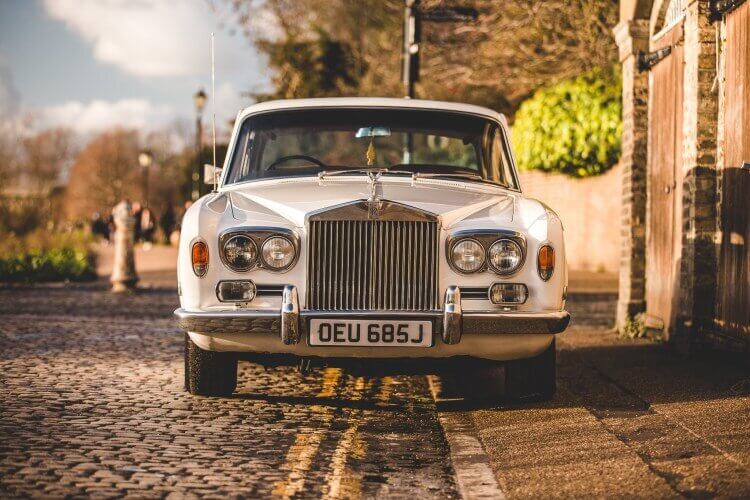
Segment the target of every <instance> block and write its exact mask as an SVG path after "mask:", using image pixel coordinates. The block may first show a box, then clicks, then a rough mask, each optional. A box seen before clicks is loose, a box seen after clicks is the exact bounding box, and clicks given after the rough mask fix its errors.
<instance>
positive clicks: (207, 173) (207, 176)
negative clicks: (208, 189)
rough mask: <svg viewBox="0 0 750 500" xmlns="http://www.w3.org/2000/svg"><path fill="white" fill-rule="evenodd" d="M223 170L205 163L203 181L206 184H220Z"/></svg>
mask: <svg viewBox="0 0 750 500" xmlns="http://www.w3.org/2000/svg"><path fill="white" fill-rule="evenodd" d="M221 170H222V169H220V168H217V167H214V166H213V165H210V164H208V163H206V164H205V165H203V182H204V183H206V184H218V183H219V179H220V178H221Z"/></svg>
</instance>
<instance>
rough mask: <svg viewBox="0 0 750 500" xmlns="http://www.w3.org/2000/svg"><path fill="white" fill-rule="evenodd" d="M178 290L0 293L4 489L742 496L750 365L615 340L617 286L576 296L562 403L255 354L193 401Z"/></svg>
mask: <svg viewBox="0 0 750 500" xmlns="http://www.w3.org/2000/svg"><path fill="white" fill-rule="evenodd" d="M175 304H176V296H175V293H174V291H173V290H171V289H169V288H154V289H150V290H145V291H143V292H141V293H139V294H137V295H133V296H123V297H117V296H113V295H111V294H109V293H108V292H107V291H106V287H105V286H104V284H101V283H97V284H92V285H86V286H79V285H77V286H57V287H54V286H53V287H38V288H12V289H0V321H1V322H2V323H1V324H2V327H0V384H1V385H2V391H0V496H2V497H18V496H44V497H50V496H52V497H59V496H66V495H70V496H123V495H124V496H132V497H139V498H142V497H166V496H170V495H171V496H176V497H182V496H188V495H198V496H213V497H223V498H226V497H236V496H245V497H268V496H281V497H330V498H336V497H339V498H356V497H368V498H370V497H389V498H391V497H401V498H405V497H410V498H433V497H439V498H456V497H460V496H462V495H463V496H466V497H476V498H479V497H482V496H484V497H493V498H497V497H501V496H508V497H540V496H541V497H549V496H623V497H624V496H628V497H633V496H636V497H710V496H717V495H718V496H736V497H742V496H748V495H750V469H749V468H748V464H750V396H749V395H750V379H749V378H748V375H747V373H745V372H743V371H742V370H741V369H740V368H739V365H735V364H733V363H732V362H728V361H726V360H717V359H710V358H705V359H697V360H691V361H687V360H683V359H681V358H678V357H676V356H674V355H672V354H671V353H670V352H669V351H667V350H666V349H665V348H664V347H663V346H660V345H657V344H652V343H649V342H646V341H639V342H632V341H619V340H617V339H615V338H614V336H613V335H612V334H611V333H609V332H607V330H606V327H607V325H608V324H609V323H610V321H611V315H612V311H613V305H614V304H613V297H612V296H611V295H610V294H590V295H580V296H574V297H573V298H572V300H571V304H570V308H571V310H572V311H573V313H574V326H573V327H572V328H571V329H570V330H569V331H568V332H566V333H565V334H564V335H563V336H562V337H560V343H559V345H558V348H559V378H558V383H559V394H558V395H557V397H556V398H555V400H554V401H552V402H549V403H545V404H531V403H529V404H512V405H511V404H507V403H502V402H501V403H497V402H496V403H482V402H477V401H468V400H467V399H466V398H464V394H462V392H461V391H462V389H461V386H460V385H459V386H458V387H457V388H456V387H453V389H452V391H442V392H441V390H440V386H441V385H445V386H447V385H449V384H448V382H450V381H449V380H448V379H447V377H446V376H445V375H444V374H443V376H441V374H438V375H436V376H429V377H427V376H390V377H388V376H376V375H368V374H361V373H352V372H347V371H346V370H342V369H338V368H319V369H316V370H315V371H313V372H312V373H310V374H307V375H304V376H303V375H300V374H299V373H297V371H296V370H295V369H293V368H287V367H277V368H262V367H259V366H257V365H254V364H252V363H248V362H242V363H240V383H239V387H238V390H237V393H236V394H235V395H234V396H233V397H231V398H219V399H211V398H200V397H193V396H190V395H188V394H187V393H185V392H183V390H182V383H183V377H182V334H181V333H180V332H179V331H178V330H177V329H176V328H175V327H174V324H173V322H172V319H171V311H172V310H173V308H174V307H175Z"/></svg>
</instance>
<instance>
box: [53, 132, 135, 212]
mask: <svg viewBox="0 0 750 500" xmlns="http://www.w3.org/2000/svg"><path fill="white" fill-rule="evenodd" d="M139 152H140V143H139V137H138V133H137V132H136V131H134V130H124V129H114V130H111V131H107V132H102V133H101V134H99V135H97V136H96V137H94V138H93V139H92V140H91V141H90V142H89V143H88V145H87V146H86V147H85V148H84V149H83V151H81V153H80V154H79V155H78V157H77V158H76V161H75V163H74V164H73V168H72V170H71V174H70V180H69V182H68V188H67V192H66V200H65V208H66V214H67V216H68V218H71V219H75V218H88V217H90V216H91V214H92V213H94V212H100V213H102V214H108V213H109V212H110V210H112V207H114V206H115V204H117V203H118V202H120V201H121V200H123V199H126V198H127V199H130V200H131V201H133V200H139V199H140V198H141V192H142V191H141V189H142V183H141V176H140V168H139V166H138V153H139Z"/></svg>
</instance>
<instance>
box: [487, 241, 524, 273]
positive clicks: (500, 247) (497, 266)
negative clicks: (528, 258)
mask: <svg viewBox="0 0 750 500" xmlns="http://www.w3.org/2000/svg"><path fill="white" fill-rule="evenodd" d="M489 256H490V266H492V269H493V270H494V271H495V272H497V273H499V274H510V273H512V272H513V271H515V270H516V269H518V266H520V265H521V262H522V261H523V251H522V250H521V247H520V246H519V245H518V243H516V242H515V241H513V240H497V241H496V242H495V243H493V244H492V246H490V251H489Z"/></svg>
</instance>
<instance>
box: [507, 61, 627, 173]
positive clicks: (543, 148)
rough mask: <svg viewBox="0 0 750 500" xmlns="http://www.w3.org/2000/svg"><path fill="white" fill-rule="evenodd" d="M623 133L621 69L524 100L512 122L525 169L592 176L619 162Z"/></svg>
mask: <svg viewBox="0 0 750 500" xmlns="http://www.w3.org/2000/svg"><path fill="white" fill-rule="evenodd" d="M621 133H622V82H621V80H620V77H619V73H615V72H612V73H606V72H602V71H598V70H596V71H591V72H589V73H586V74H584V75H581V76H579V77H577V78H575V79H572V80H565V81H562V82H560V83H558V84H556V85H552V86H549V87H544V88H542V89H539V90H538V91H537V92H535V93H534V95H533V96H532V97H531V98H529V99H527V100H526V101H524V102H523V103H522V104H521V106H520V108H519V109H518V112H517V113H516V119H515V123H514V124H513V146H514V149H515V152H516V158H517V160H518V165H519V168H520V169H521V170H532V169H538V170H543V171H546V172H559V173H563V174H567V175H571V176H573V177H588V176H591V175H598V174H601V173H603V172H605V171H606V170H607V169H609V168H610V167H611V166H612V165H614V164H615V163H617V161H618V159H619V157H620V135H621Z"/></svg>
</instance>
